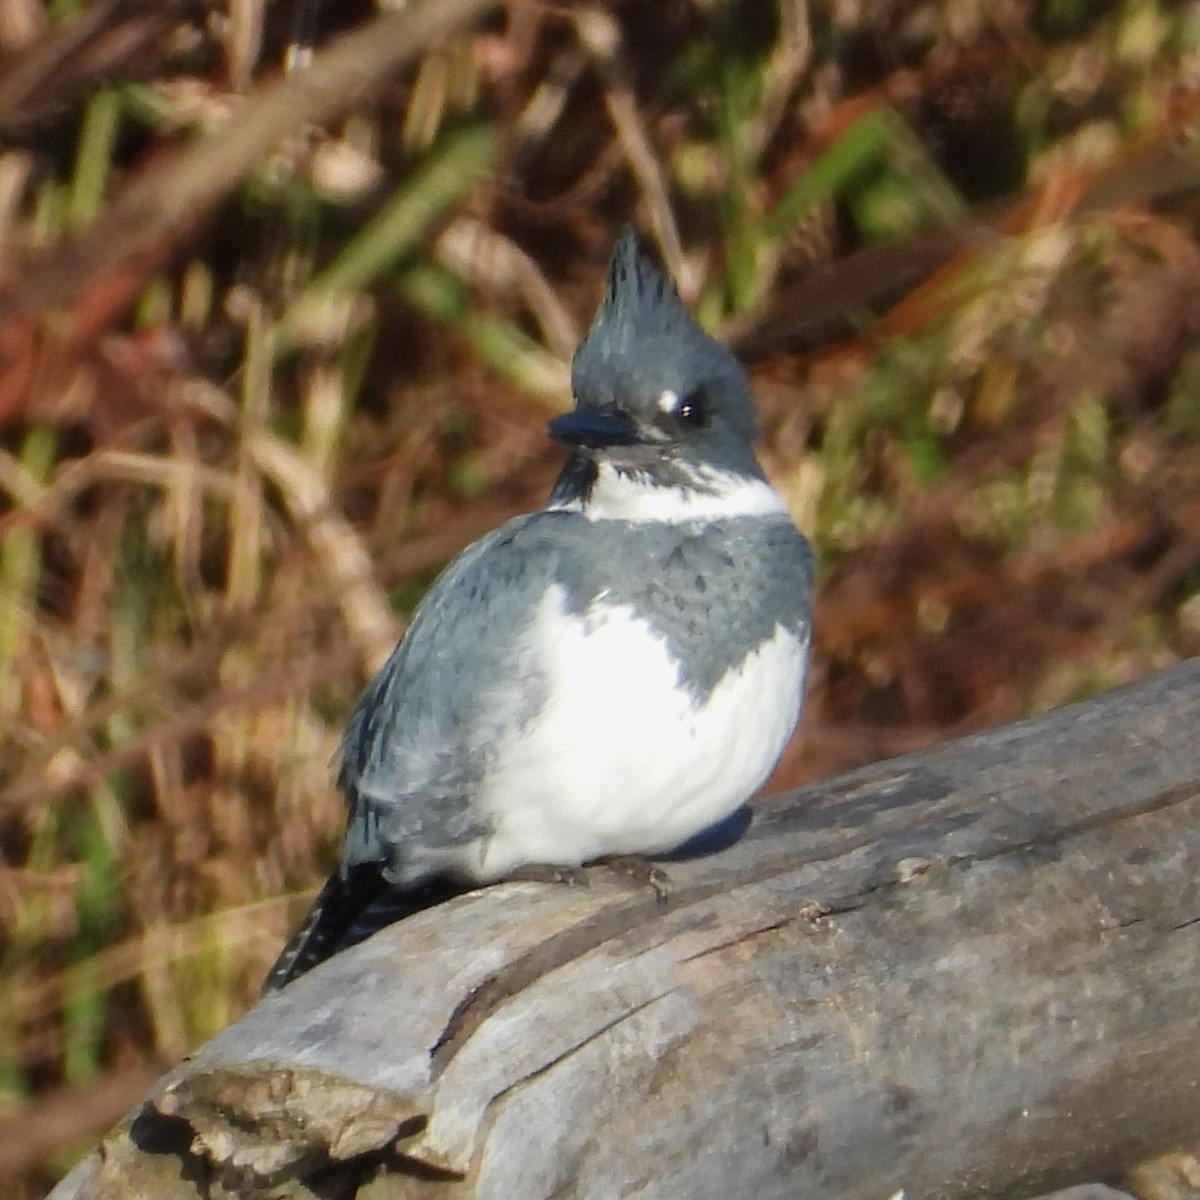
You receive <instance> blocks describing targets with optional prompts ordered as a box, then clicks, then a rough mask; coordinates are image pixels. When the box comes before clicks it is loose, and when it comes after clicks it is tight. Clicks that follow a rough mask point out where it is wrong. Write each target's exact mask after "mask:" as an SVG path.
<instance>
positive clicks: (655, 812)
mask: <svg viewBox="0 0 1200 1200" xmlns="http://www.w3.org/2000/svg"><path fill="white" fill-rule="evenodd" d="M807 649H808V647H807V643H806V642H802V641H800V640H799V639H798V638H797V637H795V636H794V635H793V634H791V633H788V632H786V631H785V630H783V629H779V630H777V631H776V633H775V636H774V637H773V638H772V639H771V640H770V641H769V642H767V643H766V644H764V645H763V646H760V647H759V648H758V650H756V651H755V652H754V653H752V654H751V655H749V656H748V657H747V658H746V659H744V660H743V661H742V662H741V663H739V664H737V665H735V666H734V667H733V668H731V669H730V670H729V671H728V672H727V673H726V674H725V676H724V677H723V678H722V679H721V681H720V682H719V683H718V684H717V686H716V687H715V688H714V690H713V692H712V694H711V695H710V696H709V697H708V699H707V701H706V702H705V703H704V704H703V705H701V706H697V705H696V704H695V701H694V700H693V698H692V697H691V696H690V695H689V694H688V692H687V691H686V690H684V689H682V688H680V687H679V685H678V682H677V681H678V678H679V668H678V664H676V663H675V662H673V661H672V660H671V659H670V658H669V657H668V654H667V650H666V646H665V644H664V642H663V640H662V639H661V638H660V637H659V636H657V635H656V634H654V633H653V632H652V631H651V630H650V629H649V628H648V627H647V626H646V625H645V624H644V623H643V622H641V621H637V620H634V619H632V618H631V615H630V612H629V610H628V609H625V608H619V607H614V606H606V605H604V604H603V602H601V603H599V604H596V605H593V607H592V609H591V610H590V611H589V612H588V613H587V614H586V615H585V616H578V615H577V616H566V615H564V609H563V603H562V596H561V594H557V593H552V594H551V596H549V597H548V598H547V601H546V603H545V605H544V607H543V610H542V613H541V616H540V619H539V621H538V622H537V623H536V625H535V628H534V632H533V635H532V638H531V643H530V646H529V653H530V654H531V655H533V656H534V657H535V659H536V661H537V662H538V664H539V666H540V669H541V670H542V671H543V672H546V673H547V675H548V679H549V690H548V703H547V704H546V706H545V710H544V712H543V713H542V715H541V716H540V718H539V719H537V720H536V721H534V722H533V723H531V725H530V726H529V727H528V728H527V729H526V730H525V732H524V734H523V735H522V736H521V737H520V738H518V739H516V740H515V741H514V742H512V743H511V744H509V745H507V746H503V747H496V748H495V749H496V750H498V751H499V752H500V753H499V756H498V759H497V761H496V763H495V768H494V770H493V771H490V772H489V775H488V778H487V780H486V782H485V784H484V787H483V789H482V794H481V795H480V797H479V801H480V805H481V807H483V808H485V810H486V811H488V812H489V813H490V814H491V817H492V821H493V822H494V833H493V835H492V836H491V837H490V838H489V839H487V840H486V841H485V842H484V843H482V844H478V845H477V846H476V847H475V848H474V852H475V854H477V855H479V857H478V858H477V859H476V862H475V863H474V864H472V866H473V868H474V873H477V877H478V878H480V879H484V880H486V879H496V878H499V877H500V876H503V875H505V874H507V873H508V872H510V871H512V870H513V869H514V868H516V867H518V866H521V865H523V864H528V863H551V864H555V865H561V866H571V865H577V864H580V863H584V862H587V861H589V860H591V859H594V858H598V857H600V856H602V855H607V854H637V853H642V854H654V853H661V852H663V851H667V850H671V849H673V848H674V847H676V846H678V845H680V844H682V843H683V842H685V841H686V840H687V839H688V838H690V837H692V836H693V835H694V834H696V833H699V832H700V831H701V830H703V829H706V828H707V827H708V826H709V825H712V824H713V823H715V822H716V821H719V820H721V819H722V818H723V817H726V816H728V815H729V814H730V813H732V812H733V811H734V810H735V809H737V808H738V807H739V806H740V805H741V804H743V803H744V802H745V801H746V800H748V799H749V798H750V796H752V795H753V794H754V792H755V791H757V790H758V788H759V787H760V786H761V785H762V783H763V782H764V780H765V779H766V777H767V776H768V775H769V774H770V772H771V769H772V768H773V767H774V765H775V763H776V761H777V760H778V758H779V755H780V753H781V752H782V750H783V747H784V744H785V743H786V742H787V739H788V738H789V737H790V736H791V733H792V730H793V729H794V728H795V724H796V719H797V717H798V715H799V711H800V700H801V694H802V690H803V686H804V671H805V664H806V658H807Z"/></svg>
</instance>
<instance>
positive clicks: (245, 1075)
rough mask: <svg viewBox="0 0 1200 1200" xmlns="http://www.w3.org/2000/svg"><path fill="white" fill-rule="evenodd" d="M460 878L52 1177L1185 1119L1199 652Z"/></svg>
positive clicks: (634, 1181) (667, 1160)
mask: <svg viewBox="0 0 1200 1200" xmlns="http://www.w3.org/2000/svg"><path fill="white" fill-rule="evenodd" d="M670 871H671V875H672V877H673V881H674V890H673V892H672V894H671V897H670V899H669V901H668V903H667V904H666V905H665V906H663V905H658V904H656V902H655V899H654V897H653V895H652V894H651V893H650V892H649V891H648V890H647V891H641V890H630V888H629V887H628V886H626V885H622V884H621V883H620V882H619V881H617V880H615V879H613V878H612V877H611V876H610V875H606V874H605V873H604V872H603V871H596V872H594V876H593V880H592V884H591V886H590V887H588V888H567V887H563V886H554V885H545V884H542V885H539V884H532V883H519V884H513V883H509V884H502V885H498V886H495V887H491V888H487V889H484V890H482V891H479V892H476V893H472V894H471V895H468V896H464V897H460V898H459V899H457V900H454V901H452V902H450V903H449V904H446V905H443V906H441V907H439V908H437V909H434V910H431V911H429V912H426V913H422V914H420V915H419V916H417V917H414V918H412V919H410V920H408V921H405V922H403V923H401V924H399V925H396V926H393V927H391V928H390V929H387V930H385V931H384V932H382V933H381V934H378V935H377V936H375V937H374V938H372V939H370V940H369V941H368V942H367V943H365V944H364V945H362V946H360V947H357V948H356V949H354V950H352V951H349V952H347V953H345V954H343V955H340V956H338V957H336V958H334V959H333V960H332V961H330V962H329V963H327V964H325V965H324V966H323V967H320V968H318V969H317V970H315V971H314V972H312V974H311V975H308V976H306V977H304V978H302V979H301V980H299V981H298V982H297V983H295V984H294V985H292V986H290V987H288V988H286V989H285V990H284V991H283V992H281V993H280V994H278V995H276V996H274V997H271V998H270V999H269V1000H267V1001H265V1002H264V1003H262V1004H260V1005H259V1006H258V1007H257V1008H255V1009H254V1010H253V1011H251V1012H250V1013H249V1014H247V1016H245V1017H244V1018H243V1019H242V1020H241V1021H239V1022H237V1023H236V1024H235V1025H233V1026H231V1027H230V1028H229V1029H227V1030H226V1031H224V1032H223V1033H222V1034H220V1035H219V1036H218V1037H217V1038H215V1039H214V1040H213V1041H211V1042H210V1043H208V1044H207V1045H206V1046H204V1047H203V1048H202V1049H201V1050H200V1051H199V1052H198V1053H197V1054H196V1055H195V1056H194V1057H193V1058H191V1059H190V1060H189V1061H188V1062H186V1063H184V1064H183V1065H182V1066H180V1067H179V1068H177V1069H176V1070H174V1071H173V1072H171V1073H170V1074H169V1075H167V1076H166V1077H165V1078H164V1079H163V1080H161V1081H160V1082H159V1084H158V1085H157V1086H156V1087H155V1088H154V1089H153V1091H152V1092H151V1093H150V1095H149V1097H148V1098H147V1100H146V1101H145V1102H144V1103H143V1104H141V1105H139V1106H138V1108H137V1109H135V1110H134V1112H133V1113H131V1114H130V1116H129V1117H128V1118H127V1119H126V1120H125V1121H124V1122H123V1123H122V1124H121V1125H120V1126H119V1127H118V1128H117V1129H116V1130H115V1131H114V1132H113V1133H112V1134H111V1136H110V1137H109V1138H108V1139H107V1140H106V1141H105V1143H104V1144H103V1146H102V1148H101V1152H100V1153H97V1154H94V1155H93V1156H91V1157H90V1158H89V1159H88V1160H86V1161H85V1162H84V1163H83V1164H81V1166H80V1167H79V1168H78V1169H77V1170H76V1171H75V1172H74V1173H73V1174H72V1175H71V1176H69V1177H68V1178H67V1179H66V1180H64V1182H63V1183H62V1184H60V1186H59V1188H58V1189H56V1190H55V1192H54V1193H52V1197H53V1200H68V1198H72V1200H85V1198H86V1200H93V1198H100V1197H103V1198H105V1200H116V1198H125V1197H133V1196H145V1195H154V1196H158V1197H163V1198H167V1200H174V1198H179V1200H185V1198H186V1200H194V1198H195V1197H197V1196H205V1197H215V1196H222V1195H239V1196H241V1195H244V1196H258V1195H274V1196H288V1197H291V1196H315V1195H320V1196H337V1195H344V1196H357V1197H359V1198H361V1200H394V1198H399V1197H418V1196H419V1197H447V1198H453V1200H459V1198H462V1197H489V1198H504V1200H511V1198H514V1197H516V1198H521V1200H533V1198H536V1197H568V1196H570V1197H588V1198H608V1197H616V1196H637V1197H688V1198H692V1200H704V1198H706V1197H714V1198H716V1197H720V1198H721V1200H727V1198H729V1197H754V1198H756V1200H764V1198H766V1200H769V1198H774V1197H778V1198H780V1200H783V1198H785V1197H786V1198H788V1200H791V1198H793V1197H797V1196H803V1197H806V1198H807V1200H822V1198H826V1197H828V1198H833V1197H837V1198H838V1200H859V1198H862V1200H883V1198H885V1197H888V1196H892V1195H894V1194H895V1193H897V1192H899V1191H901V1190H903V1191H904V1192H905V1194H906V1195H907V1196H908V1197H909V1198H910V1200H911V1198H915V1197H937V1198H940V1197H946V1198H951V1197H954V1198H957V1197H969V1196H983V1195H989V1196H998V1195H1003V1196H1032V1195H1036V1194H1038V1193H1040V1192H1044V1191H1047V1190H1049V1189H1051V1188H1054V1187H1065V1186H1067V1185H1069V1184H1072V1183H1077V1182H1083V1181H1097V1182H1098V1181H1108V1182H1118V1181H1120V1180H1122V1179H1124V1178H1126V1177H1127V1172H1128V1171H1129V1169H1130V1168H1131V1167H1132V1166H1133V1165H1134V1164H1136V1163H1138V1162H1140V1161H1143V1160H1146V1159H1149V1158H1151V1157H1152V1156H1155V1155H1161V1154H1164V1153H1168V1152H1170V1151H1173V1150H1175V1149H1178V1148H1182V1147H1186V1146H1189V1145H1195V1144H1196V1143H1197V1142H1198V1141H1200V1031H1198V1029H1197V1012H1198V1008H1200V1002H1198V998H1200V662H1192V663H1186V664H1184V665H1182V666H1180V667H1177V668H1174V669H1172V670H1169V671H1165V672H1162V673H1160V674H1158V675H1156V676H1153V677H1151V678H1150V679H1148V680H1145V681H1143V682H1141V683H1138V684H1135V685H1130V686H1128V687H1125V688H1123V689H1120V690H1118V691H1115V692H1112V693H1110V694H1108V695H1106V696H1103V697H1101V698H1099V699H1097V700H1094V701H1090V702H1088V703H1086V704H1082V705H1078V706H1074V707H1071V708H1066V709H1062V710H1059V711H1057V712H1053V713H1050V714H1048V715H1046V716H1043V717H1039V718H1036V719H1034V720H1030V721H1025V722H1021V723H1018V724H1015V725H1011V726H1006V727H1004V728H1001V729H997V730H994V731H991V732H988V733H985V734H981V735H978V736H973V737H969V738H965V739H962V740H959V741H956V742H952V743H947V744H944V745H941V746H937V747H934V748H932V749H927V750H923V751H920V752H918V753H915V754H911V755H908V756H905V757H903V758H899V759H894V760H891V761H887V762H882V763H879V764H876V765H874V766H871V767H869V768H866V769H864V770H859V771H855V772H853V773H851V774H848V775H843V776H841V777H838V778H835V779H831V780H828V781H825V782H822V783H818V784H816V785H814V786H811V787H807V788H804V789H802V790H800V791H797V792H794V793H791V794H788V795H785V796H782V797H777V798H774V799H772V800H770V801H767V802H764V803H763V804H761V805H760V806H758V808H757V809H756V812H755V819H754V822H753V824H752V826H751V828H750V830H749V832H748V833H747V834H746V836H745V837H743V838H742V839H741V840H740V841H738V842H737V843H736V844H735V845H733V846H732V847H729V848H727V849H725V850H723V851H721V852H719V853H716V854H713V855H711V856H707V857H701V858H696V859H693V860H690V861H687V862H681V863H675V864H672V865H671V868H670Z"/></svg>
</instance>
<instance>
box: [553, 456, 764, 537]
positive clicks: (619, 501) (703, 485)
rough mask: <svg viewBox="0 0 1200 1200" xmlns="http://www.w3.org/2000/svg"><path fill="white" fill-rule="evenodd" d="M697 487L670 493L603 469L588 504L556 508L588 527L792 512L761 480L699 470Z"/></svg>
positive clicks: (678, 522)
mask: <svg viewBox="0 0 1200 1200" xmlns="http://www.w3.org/2000/svg"><path fill="white" fill-rule="evenodd" d="M696 482H697V484H698V486H697V487H695V488H690V487H678V486H675V487H667V486H663V485H661V484H656V483H651V482H649V481H648V480H646V478H645V477H644V476H637V475H625V474H622V473H620V472H619V471H617V470H616V469H615V468H614V467H611V466H609V465H608V464H607V463H601V464H599V468H598V471H597V475H596V482H595V483H594V484H592V488H591V491H590V492H589V493H588V497H587V500H586V502H585V501H582V500H579V499H574V500H568V501H567V502H566V503H564V504H558V505H555V506H554V507H555V508H558V509H562V510H565V511H567V512H578V513H582V514H583V515H584V516H585V517H587V518H588V520H589V521H637V522H652V521H661V522H664V523H666V524H670V525H682V524H684V523H686V522H688V521H714V520H721V519H723V518H728V517H766V516H776V515H779V514H781V513H785V512H786V511H787V510H786V508H785V507H784V503H783V501H782V500H781V499H780V497H779V494H778V493H777V492H776V491H775V489H774V488H773V487H771V485H770V484H769V483H767V482H766V481H765V480H762V479H752V478H750V477H749V476H746V475H740V474H738V473H736V472H734V471H717V470H710V469H705V468H700V469H699V471H698V472H697V480H696Z"/></svg>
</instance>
